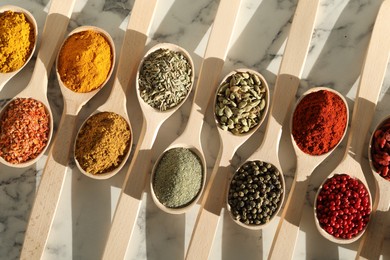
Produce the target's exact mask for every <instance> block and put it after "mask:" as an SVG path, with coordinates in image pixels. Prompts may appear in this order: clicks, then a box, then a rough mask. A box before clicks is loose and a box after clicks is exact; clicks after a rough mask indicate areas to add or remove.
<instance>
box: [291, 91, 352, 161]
mask: <svg viewBox="0 0 390 260" xmlns="http://www.w3.org/2000/svg"><path fill="white" fill-rule="evenodd" d="M346 126H347V108H346V106H345V104H344V102H343V100H342V99H341V98H340V97H339V96H338V95H337V94H335V93H333V92H331V91H328V90H319V91H316V92H312V93H309V94H308V95H306V96H305V97H304V98H302V100H301V101H300V102H299V104H298V105H297V107H296V109H295V111H294V115H293V121H292V135H293V137H294V140H295V142H296V144H297V145H298V147H299V148H300V149H301V150H302V151H303V152H305V153H307V154H310V155H322V154H324V153H327V152H328V151H330V150H331V149H332V148H334V147H335V146H336V145H337V144H338V143H339V141H340V139H341V138H342V137H343V134H344V130H345V127H346Z"/></svg>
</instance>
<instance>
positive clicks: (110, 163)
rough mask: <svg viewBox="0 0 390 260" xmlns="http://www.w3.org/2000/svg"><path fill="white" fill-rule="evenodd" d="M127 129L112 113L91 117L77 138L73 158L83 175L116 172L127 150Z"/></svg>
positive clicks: (128, 140)
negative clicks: (82, 170) (81, 169)
mask: <svg viewBox="0 0 390 260" xmlns="http://www.w3.org/2000/svg"><path fill="white" fill-rule="evenodd" d="M130 137H131V132H130V127H129V125H128V124H127V122H126V120H125V119H123V117H121V116H120V115H118V114H115V113H112V112H102V113H98V114H95V115H93V116H91V117H90V118H89V119H88V120H87V121H86V122H85V124H84V125H83V127H82V128H81V129H80V132H79V134H78V135H77V138H76V147H75V157H76V159H77V161H78V162H79V164H80V166H81V168H83V169H84V171H86V172H88V173H92V174H102V173H105V172H108V171H111V170H113V169H115V168H116V167H117V166H118V165H119V164H120V163H121V162H122V161H123V159H124V157H125V155H126V153H127V152H128V150H129V149H130V140H131V139H130Z"/></svg>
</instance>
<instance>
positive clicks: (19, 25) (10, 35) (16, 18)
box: [0, 11, 35, 73]
mask: <svg viewBox="0 0 390 260" xmlns="http://www.w3.org/2000/svg"><path fill="white" fill-rule="evenodd" d="M34 43H35V34H34V27H33V25H32V24H31V23H30V22H29V21H28V19H27V18H26V16H25V15H24V14H23V13H18V12H12V11H5V12H3V13H1V14H0V72H1V73H7V72H12V71H16V70H18V69H20V68H21V67H22V66H23V65H24V64H25V63H26V61H27V60H28V58H29V57H30V54H31V52H32V50H33V48H34Z"/></svg>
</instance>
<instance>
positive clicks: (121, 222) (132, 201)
mask: <svg viewBox="0 0 390 260" xmlns="http://www.w3.org/2000/svg"><path fill="white" fill-rule="evenodd" d="M153 122H159V123H158V125H156V123H153ZM150 123H151V125H146V128H145V129H143V130H142V132H141V137H140V140H139V141H138V142H139V144H138V145H137V148H136V151H135V153H134V156H133V159H132V162H131V164H130V167H129V170H128V173H127V176H126V179H125V182H124V186H123V188H122V192H121V195H120V197H119V201H118V204H117V207H116V209H115V214H114V218H113V220H112V224H111V228H110V233H109V235H108V239H107V242H106V247H105V249H104V253H103V259H107V260H111V259H124V258H125V256H126V251H127V247H128V244H129V242H130V239H131V237H132V234H133V231H134V226H135V224H136V223H137V217H138V212H139V209H140V207H141V203H142V193H143V191H144V188H145V183H148V177H149V176H150V173H151V158H152V150H151V149H152V146H153V143H154V141H155V139H156V136H157V133H158V130H159V128H160V125H161V123H162V122H161V121H152V122H150Z"/></svg>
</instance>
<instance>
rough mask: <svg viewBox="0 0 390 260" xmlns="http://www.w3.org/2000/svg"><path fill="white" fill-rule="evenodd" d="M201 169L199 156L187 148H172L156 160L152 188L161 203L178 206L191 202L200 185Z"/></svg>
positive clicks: (167, 205)
mask: <svg viewBox="0 0 390 260" xmlns="http://www.w3.org/2000/svg"><path fill="white" fill-rule="evenodd" d="M202 180H203V170H202V163H201V161H200V159H199V157H198V156H197V155H196V154H195V153H194V152H192V151H191V150H190V149H187V148H173V149H170V150H168V151H167V152H165V153H164V154H163V156H162V158H161V159H160V161H159V162H158V165H157V167H156V171H155V174H154V178H153V190H154V193H155V194H156V197H157V199H158V200H159V201H160V203H161V204H163V205H164V206H166V207H168V208H180V207H183V206H186V205H188V204H189V203H191V202H192V201H193V200H194V199H195V197H196V196H197V195H198V194H199V192H200V189H201V187H202Z"/></svg>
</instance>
